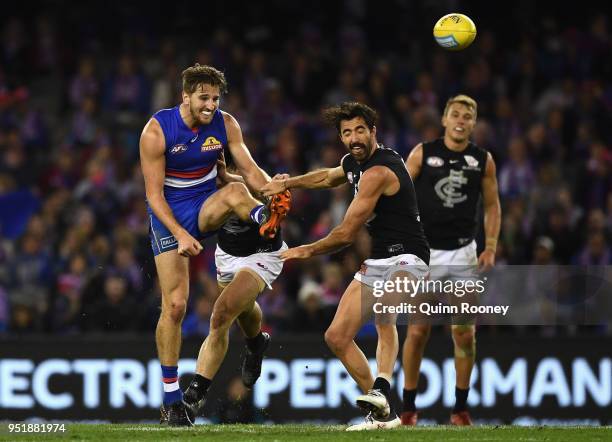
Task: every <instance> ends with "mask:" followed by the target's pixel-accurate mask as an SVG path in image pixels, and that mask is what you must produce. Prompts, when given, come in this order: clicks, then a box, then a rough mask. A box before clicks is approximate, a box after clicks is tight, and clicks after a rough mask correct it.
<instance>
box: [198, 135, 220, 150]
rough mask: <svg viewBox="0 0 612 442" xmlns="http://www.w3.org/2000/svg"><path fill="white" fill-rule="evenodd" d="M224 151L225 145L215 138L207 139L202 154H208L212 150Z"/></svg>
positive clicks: (203, 144)
mask: <svg viewBox="0 0 612 442" xmlns="http://www.w3.org/2000/svg"><path fill="white" fill-rule="evenodd" d="M220 149H223V144H221V142H220V141H219V140H217V139H216V138H215V137H207V138H206V140H204V143H202V152H208V151H211V150H220Z"/></svg>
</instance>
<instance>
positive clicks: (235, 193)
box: [226, 183, 249, 205]
mask: <svg viewBox="0 0 612 442" xmlns="http://www.w3.org/2000/svg"><path fill="white" fill-rule="evenodd" d="M226 188H227V190H226V192H227V199H228V201H229V202H230V203H231V204H232V205H234V204H236V203H239V202H241V201H243V200H244V198H245V197H246V196H247V195H248V194H249V190H248V189H247V187H246V186H245V185H244V184H242V183H229V184H228V185H227V186H226Z"/></svg>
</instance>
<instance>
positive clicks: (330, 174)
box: [264, 103, 429, 430]
mask: <svg viewBox="0 0 612 442" xmlns="http://www.w3.org/2000/svg"><path fill="white" fill-rule="evenodd" d="M325 116H326V119H327V120H328V122H330V123H331V124H333V125H334V127H335V128H336V129H337V130H338V132H339V135H340V139H341V141H342V143H343V144H344V145H345V147H346V149H347V150H348V151H349V153H348V154H347V155H345V156H344V157H343V158H342V160H341V162H340V166H338V167H335V168H329V169H322V170H317V171H314V172H310V173H307V174H305V175H300V176H296V177H292V178H288V179H285V180H278V181H277V180H274V181H271V182H270V183H268V184H267V186H265V187H264V191H265V194H268V195H272V194H277V193H278V192H281V191H283V190H286V189H290V188H299V187H302V188H307V189H323V188H330V187H335V186H339V185H341V184H344V183H346V182H349V183H350V185H351V186H352V189H353V195H354V199H353V201H352V202H351V204H350V206H349V208H348V209H347V212H346V215H345V217H344V220H343V221H342V223H341V224H340V225H338V226H337V227H335V228H334V229H333V230H332V231H331V232H330V234H329V235H327V236H326V237H325V238H323V239H321V240H319V241H316V242H314V243H312V244H307V245H303V246H299V247H295V248H291V249H289V250H287V251H285V252H284V253H283V254H282V256H283V258H284V259H306V258H310V257H311V256H314V255H320V254H325V253H333V252H335V251H338V250H340V249H342V248H344V247H346V246H348V245H350V244H351V243H352V242H353V241H354V240H355V238H356V236H357V233H358V231H359V229H360V228H361V227H362V226H363V225H366V224H367V227H368V230H369V233H370V235H371V236H372V253H371V256H370V259H367V260H366V261H365V262H364V263H363V265H362V270H360V271H359V272H358V273H356V274H355V277H354V278H355V279H354V280H353V281H352V282H351V283H350V285H349V286H348V287H347V289H346V291H345V292H344V294H343V295H342V299H341V300H340V304H339V305H338V309H337V311H336V315H335V317H334V319H333V321H332V323H331V325H330V326H329V328H328V329H327V331H326V333H325V340H326V342H327V344H328V345H329V347H330V348H331V349H332V351H333V352H334V353H335V354H336V356H337V357H338V358H339V359H340V360H341V361H342V363H343V364H344V366H345V367H346V369H347V370H348V372H349V374H350V375H351V376H352V377H353V379H354V380H355V382H357V384H358V385H359V387H360V388H361V389H362V391H364V392H367V393H366V394H364V395H361V396H359V397H358V399H357V404H358V405H359V406H360V407H362V408H364V409H365V410H366V411H368V412H369V413H370V414H369V415H368V418H367V419H366V422H365V423H364V424H359V425H354V426H352V427H349V428H348V429H349V430H369V429H378V428H394V427H396V426H398V425H400V419H399V418H398V417H397V415H396V414H395V413H394V412H393V410H392V408H391V406H390V401H389V396H390V389H391V386H390V380H391V377H392V375H393V366H394V364H395V360H396V358H397V352H398V338H397V329H396V327H395V323H380V322H379V321H377V323H376V328H377V331H378V348H377V352H376V360H377V364H378V375H377V377H376V379H373V377H372V374H371V372H370V367H369V366H368V361H367V359H366V357H365V355H364V354H363V352H362V351H361V350H360V349H359V347H358V346H357V344H356V343H355V341H354V337H355V335H356V334H357V332H358V331H359V329H360V328H361V326H362V325H363V322H364V321H365V320H366V319H367V318H368V317H369V316H370V315H371V313H372V305H370V304H369V303H372V304H373V300H374V299H375V298H373V297H372V292H371V287H372V286H373V283H374V282H375V281H380V280H383V279H386V277H387V276H388V275H387V273H386V272H388V271H389V269H391V268H393V267H399V268H401V269H404V271H405V272H406V273H408V274H411V275H412V276H414V277H420V276H423V275H424V274H426V273H427V271H428V267H427V264H428V262H429V247H428V245H427V241H426V240H425V235H424V233H423V228H422V227H421V223H420V220H419V213H418V210H417V202H416V195H415V192H414V187H413V184H412V180H411V179H410V176H409V175H408V171H407V170H406V166H405V165H404V162H403V161H402V159H401V157H400V156H399V154H398V153H397V152H395V151H394V150H391V149H387V148H385V147H383V146H381V145H379V144H378V143H377V141H376V126H375V123H376V117H377V115H376V112H375V111H374V110H372V109H371V108H369V107H368V106H366V105H363V104H360V103H343V104H341V105H339V106H336V107H332V108H330V109H327V110H326V112H325ZM417 272H418V274H416V273H417Z"/></svg>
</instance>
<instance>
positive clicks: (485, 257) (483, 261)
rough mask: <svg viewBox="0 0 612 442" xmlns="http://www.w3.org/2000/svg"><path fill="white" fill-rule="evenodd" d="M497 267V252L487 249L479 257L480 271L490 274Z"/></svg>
mask: <svg viewBox="0 0 612 442" xmlns="http://www.w3.org/2000/svg"><path fill="white" fill-rule="evenodd" d="M494 265H495V252H494V251H493V250H490V249H485V250H484V251H483V252H482V253H481V254H480V256H479V257H478V271H479V272H488V271H489V270H491V269H492V268H493V266H494Z"/></svg>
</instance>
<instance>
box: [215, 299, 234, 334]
mask: <svg viewBox="0 0 612 442" xmlns="http://www.w3.org/2000/svg"><path fill="white" fill-rule="evenodd" d="M232 319H233V315H232V313H231V311H230V309H229V308H228V306H227V305H226V304H225V303H224V302H217V303H216V304H215V308H214V310H213V313H212V316H211V317H210V331H211V332H214V331H219V330H225V329H227V328H229V326H230V325H231V321H232Z"/></svg>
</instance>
